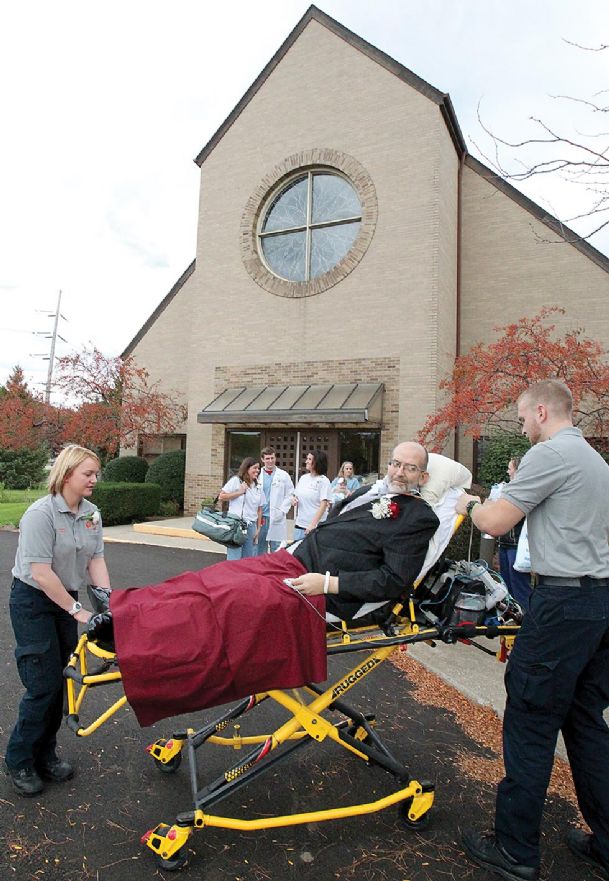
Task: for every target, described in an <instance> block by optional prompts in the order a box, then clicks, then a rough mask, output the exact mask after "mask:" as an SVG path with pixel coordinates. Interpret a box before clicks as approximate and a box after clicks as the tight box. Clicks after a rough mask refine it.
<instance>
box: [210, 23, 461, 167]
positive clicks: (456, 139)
mask: <svg viewBox="0 0 609 881" xmlns="http://www.w3.org/2000/svg"><path fill="white" fill-rule="evenodd" d="M311 21H316V22H318V23H319V24H321V25H323V26H324V27H326V28H328V30H329V31H332V33H333V34H336V36H337V37H340V39H341V40H344V41H345V42H346V43H348V44H349V45H350V46H353V47H354V48H355V49H359V51H360V52H363V53H364V55H367V56H368V58H371V59H372V60H373V61H376V62H377V64H380V65H381V67H384V68H385V70H388V71H389V72H390V73H392V74H394V75H395V76H397V77H398V78H399V79H401V80H402V81H403V82H405V83H407V84H408V85H409V86H412V88H413V89H416V90H417V92H420V93H421V94H422V95H425V97H426V98H429V100H430V101H433V102H434V104H437V105H438V107H439V108H440V112H441V114H442V117H443V119H444V122H445V123H446V127H447V128H448V131H449V133H450V136H451V138H452V141H453V143H454V145H455V149H456V151H457V153H459V154H460V155H461V154H463V153H465V152H466V147H465V141H464V140H463V135H462V133H461V129H460V128H459V123H458V121H457V117H456V114H455V111H454V108H453V104H452V101H451V100H450V96H449V95H448V94H446V93H444V92H440V91H439V90H438V89H436V88H435V87H434V86H432V85H430V84H429V83H428V82H426V81H425V80H424V79H421V77H420V76H417V75H416V73H413V72H412V71H411V70H409V69H408V68H407V67H404V65H403V64H400V63H399V62H398V61H396V60H395V59H394V58H392V57H391V56H390V55H387V54H386V53H385V52H381V50H380V49H377V48H376V46H373V45H372V44H371V43H368V42H367V41H366V40H364V39H362V37H359V36H358V35H357V34H354V33H353V31H350V30H349V29H348V28H346V27H345V26H344V25H342V24H341V23H340V22H338V21H336V19H334V18H331V17H330V16H329V15H326V13H325V12H322V11H321V9H318V8H317V6H309V8H308V9H307V11H306V12H305V14H304V15H303V17H302V18H301V19H300V21H299V22H298V24H297V25H296V27H295V28H294V30H293V31H292V32H291V33H290V34H289V36H288V37H287V39H286V40H285V41H284V42H283V43H282V44H281V46H280V47H279V49H278V50H277V52H276V53H275V54H274V55H273V57H272V58H271V60H270V61H269V63H268V64H267V65H266V67H265V68H264V69H263V70H262V72H261V73H260V74H259V75H258V77H257V78H256V79H255V80H254V82H253V83H252V85H251V86H250V87H249V89H248V90H247V92H246V93H245V95H244V96H243V98H241V100H240V101H239V103H238V104H237V105H236V106H235V107H234V109H233V110H232V111H231V113H229V115H228V116H227V117H226V119H225V120H224V122H223V123H222V125H221V126H220V128H219V129H218V130H217V131H216V133H215V134H214V135H212V137H211V138H210V140H209V141H208V142H207V144H206V145H205V146H204V147H203V149H202V150H201V152H200V153H199V155H198V156H197V157H196V159H195V162H196V164H197V165H198V166H201V165H202V164H203V162H204V161H205V160H206V159H207V157H208V156H209V154H210V153H211V152H212V150H213V149H214V147H215V146H216V145H217V144H218V143H219V142H220V141H221V140H222V138H223V137H224V135H225V133H226V132H227V131H228V129H229V128H230V127H231V125H232V124H233V123H234V122H235V120H237V119H238V118H239V116H240V115H241V113H242V112H243V110H244V109H245V108H246V107H247V105H248V104H249V102H250V101H251V100H252V98H253V97H254V96H255V95H256V93H257V92H258V90H259V89H260V88H261V87H262V86H263V85H264V83H265V82H266V80H267V79H268V78H269V76H270V75H271V74H272V72H273V71H274V70H275V68H276V67H277V65H278V64H279V63H280V62H281V60H282V59H283V57H284V55H286V53H287V52H288V50H289V49H290V48H291V47H292V45H293V44H294V43H295V42H296V40H297V39H298V37H299V36H300V35H301V34H302V32H303V31H304V29H305V28H306V26H307V25H308V24H309V22H311Z"/></svg>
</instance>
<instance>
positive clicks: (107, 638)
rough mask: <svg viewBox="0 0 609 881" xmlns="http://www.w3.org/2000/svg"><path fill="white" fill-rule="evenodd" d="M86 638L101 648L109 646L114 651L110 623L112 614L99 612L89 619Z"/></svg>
mask: <svg viewBox="0 0 609 881" xmlns="http://www.w3.org/2000/svg"><path fill="white" fill-rule="evenodd" d="M87 638H88V639H90V640H95V641H96V642H98V643H99V644H100V645H102V643H103V644H104V645H102V648H104V647H106V646H111V649H110V650H111V651H114V622H113V621H112V612H99V613H98V614H97V615H93V617H92V618H89V623H88V624H87Z"/></svg>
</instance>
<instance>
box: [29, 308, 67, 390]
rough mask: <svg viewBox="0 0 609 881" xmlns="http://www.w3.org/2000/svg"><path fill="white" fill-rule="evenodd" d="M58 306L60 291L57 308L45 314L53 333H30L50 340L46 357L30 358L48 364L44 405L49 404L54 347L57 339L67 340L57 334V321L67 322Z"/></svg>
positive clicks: (39, 331)
mask: <svg viewBox="0 0 609 881" xmlns="http://www.w3.org/2000/svg"><path fill="white" fill-rule="evenodd" d="M60 306H61V291H59V294H58V296H57V307H56V309H55V312H47V313H46V314H47V315H48V317H49V318H53V319H54V321H53V332H52V333H47V332H46V331H44V330H35V331H32V332H33V333H34V334H35V335H36V336H41V337H44V339H49V340H51V350H50V352H49V354H48V355H33V356H32V357H34V358H42V359H43V360H44V361H48V362H49V369H48V372H47V381H46V386H45V392H44V400H45V403H46V404H50V402H51V386H52V384H53V367H54V365H55V345H56V343H57V339H58V338H59V339H60V340H61V341H62V342H64V343H67V340H66V339H64V337H62V336H60V334H59V333H58V332H57V328H58V326H59V319H60V318H62V319H63V320H64V321H67V320H68V319H67V318H66V317H65V315H62V314H61V312H60V311H59V309H60Z"/></svg>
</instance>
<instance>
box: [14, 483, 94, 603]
mask: <svg viewBox="0 0 609 881" xmlns="http://www.w3.org/2000/svg"><path fill="white" fill-rule="evenodd" d="M19 532H20V535H19V546H18V548H17V555H16V557H15V565H14V566H13V576H14V577H15V578H19V579H20V580H21V581H24V582H25V583H26V584H29V585H30V587H35V588H36V589H37V590H41V587H40V585H39V584H37V583H36V581H34V579H33V578H32V571H31V565H32V563H50V564H51V569H52V570H53V572H54V573H55V574H56V575H57V577H58V578H59V580H60V581H61V583H62V584H63V586H64V587H65V588H66V590H70V591H72V592H74V591H78V590H80V589H81V588H83V589H84V588H85V587H86V586H87V584H88V583H89V581H90V579H89V575H88V572H87V567H88V565H89V563H90V562H91V560H92V559H94V558H96V557H103V556H104V542H103V537H102V522H101V516H100V514H99V511H98V509H97V508H96V507H95V505H94V504H92V503H91V502H89V501H87V499H82V500H81V502H80V505H79V506H78V513H77V514H74V513H73V512H72V511H71V510H70V508H69V506H68V505H67V503H66V501H65V500H64V498H63V496H61V495H54V496H51V495H49V496H44V497H43V498H42V499H38V501H36V502H34V504H33V505H30V507H29V508H28V509H27V511H26V512H25V514H24V515H23V517H22V518H21V522H20V524H19Z"/></svg>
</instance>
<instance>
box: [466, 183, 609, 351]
mask: <svg viewBox="0 0 609 881" xmlns="http://www.w3.org/2000/svg"><path fill="white" fill-rule="evenodd" d="M463 196H464V198H463V271H462V287H461V321H462V325H461V332H462V351H463V352H466V351H467V350H468V349H469V348H470V347H471V346H472V345H473V344H474V343H475V342H477V341H479V340H486V339H492V338H494V337H495V336H496V332H495V330H494V328H495V326H496V325H498V324H499V325H501V324H507V323H508V322H510V321H514V320H516V319H518V318H520V317H522V316H524V315H531V316H532V315H534V314H535V313H536V312H538V311H539V309H541V307H542V306H553V305H556V306H561V307H562V308H564V309H565V310H566V315H565V316H560V315H559V316H557V317H556V319H555V320H554V319H553V323H555V324H556V325H557V328H558V330H559V331H560V332H564V331H566V330H570V329H572V328H574V327H582V328H584V330H585V331H586V333H587V334H589V335H590V336H592V337H595V338H596V339H600V340H607V339H608V338H609V274H607V272H606V271H605V270H603V269H602V268H601V267H600V266H597V265H596V264H595V263H594V262H593V261H592V260H590V259H589V258H588V257H586V255H585V254H582V253H581V252H580V251H578V250H577V249H576V248H574V247H573V245H570V244H568V243H566V242H556V239H557V236H556V234H555V233H553V232H552V230H550V229H549V228H548V227H547V226H545V224H543V223H541V222H540V221H539V220H537V219H536V218H535V217H533V215H531V214H530V213H529V212H528V211H526V210H525V209H523V208H522V207H521V206H519V205H517V204H516V202H514V201H513V200H512V199H510V198H509V196H507V195H505V194H504V193H502V192H500V191H499V190H498V189H496V188H495V187H494V186H493V185H492V184H491V183H489V182H488V181H486V180H484V178H483V177H481V175H479V174H478V173H477V172H475V171H474V170H473V169H470V168H467V167H466V168H465V172H464V182H463Z"/></svg>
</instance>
